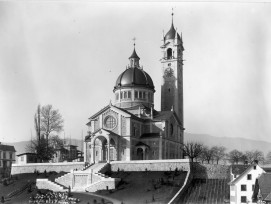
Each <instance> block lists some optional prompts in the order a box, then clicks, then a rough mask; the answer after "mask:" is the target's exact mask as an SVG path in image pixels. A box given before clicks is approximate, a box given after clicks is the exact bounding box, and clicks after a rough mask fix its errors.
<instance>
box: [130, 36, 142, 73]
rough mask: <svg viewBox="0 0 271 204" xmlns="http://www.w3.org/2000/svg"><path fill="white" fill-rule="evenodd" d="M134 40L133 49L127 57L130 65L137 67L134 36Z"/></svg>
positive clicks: (137, 59)
mask: <svg viewBox="0 0 271 204" xmlns="http://www.w3.org/2000/svg"><path fill="white" fill-rule="evenodd" d="M132 40H133V41H134V51H133V53H132V55H131V56H130V57H129V60H130V67H133V68H134V67H139V59H140V58H139V57H138V55H137V54H136V50H135V40H136V38H135V37H134V38H133V39H132Z"/></svg>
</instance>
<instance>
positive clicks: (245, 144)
mask: <svg viewBox="0 0 271 204" xmlns="http://www.w3.org/2000/svg"><path fill="white" fill-rule="evenodd" d="M187 141H197V142H201V143H203V144H204V145H207V146H209V147H212V146H216V145H217V146H224V147H226V148H227V152H229V151H231V150H233V149H237V150H239V151H242V152H243V151H247V150H260V151H262V152H263V153H264V154H265V155H266V154H267V152H269V151H271V143H270V142H266V141H260V140H251V139H246V138H238V137H235V138H230V137H215V136H211V135H208V134H194V133H185V136H184V142H187ZM28 143H29V141H21V142H15V143H8V145H14V147H15V149H16V155H18V154H21V153H25V152H26V151H25V147H26V145H27V144H28ZM67 143H70V144H72V145H77V146H78V149H79V150H81V151H82V150H83V144H82V140H80V139H71V140H69V141H68V142H67Z"/></svg>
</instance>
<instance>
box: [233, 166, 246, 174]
mask: <svg viewBox="0 0 271 204" xmlns="http://www.w3.org/2000/svg"><path fill="white" fill-rule="evenodd" d="M248 167H249V165H244V164H240V165H238V164H237V165H232V166H231V169H232V170H231V172H232V174H234V175H240V174H242V173H243V172H244V171H245V170H246V169H247V168H248Z"/></svg>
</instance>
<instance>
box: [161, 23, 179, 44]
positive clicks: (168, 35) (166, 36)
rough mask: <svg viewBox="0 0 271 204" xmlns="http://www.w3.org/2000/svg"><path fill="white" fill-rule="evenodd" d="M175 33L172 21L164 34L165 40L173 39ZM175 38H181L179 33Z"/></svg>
mask: <svg viewBox="0 0 271 204" xmlns="http://www.w3.org/2000/svg"><path fill="white" fill-rule="evenodd" d="M175 34H176V30H175V28H174V25H173V23H172V24H171V27H170V29H169V31H168V32H167V34H166V35H165V40H172V39H174V38H175ZM177 38H178V40H181V37H180V35H179V33H177Z"/></svg>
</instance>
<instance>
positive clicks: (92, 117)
mask: <svg viewBox="0 0 271 204" xmlns="http://www.w3.org/2000/svg"><path fill="white" fill-rule="evenodd" d="M110 110H112V111H114V112H116V113H118V114H120V115H121V116H124V117H126V118H129V117H131V114H130V113H128V112H126V111H123V110H121V109H119V108H117V107H115V106H113V105H108V106H106V107H104V108H103V109H101V110H100V111H98V112H97V113H95V114H94V115H92V116H91V117H90V118H89V119H90V120H95V119H96V118H98V117H99V116H100V115H102V114H104V113H105V112H107V111H110Z"/></svg>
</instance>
